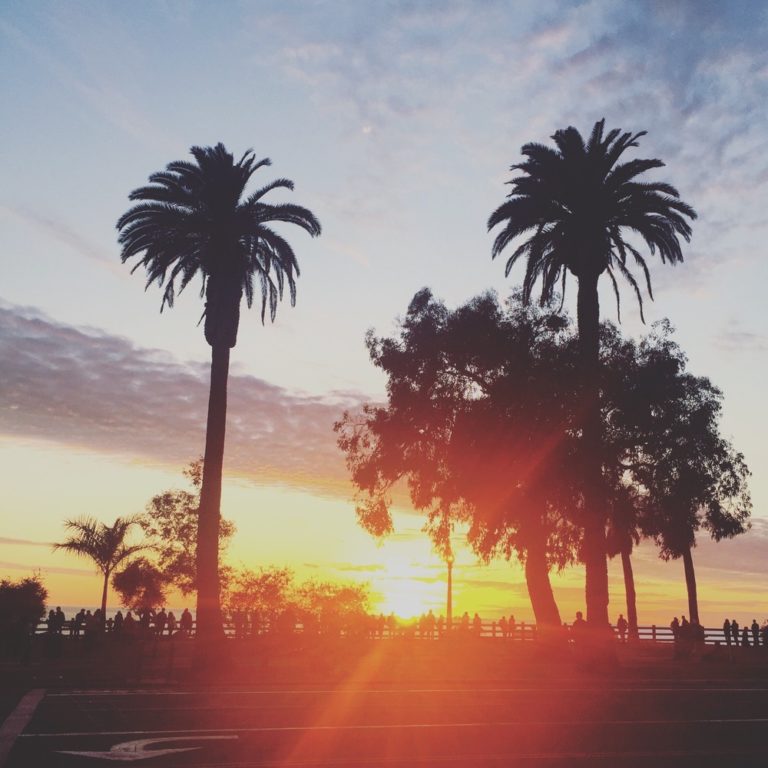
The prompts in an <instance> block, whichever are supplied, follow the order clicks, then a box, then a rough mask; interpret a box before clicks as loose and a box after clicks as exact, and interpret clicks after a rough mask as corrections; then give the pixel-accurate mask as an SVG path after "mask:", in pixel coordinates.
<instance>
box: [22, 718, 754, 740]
mask: <svg viewBox="0 0 768 768" xmlns="http://www.w3.org/2000/svg"><path fill="white" fill-rule="evenodd" d="M726 723H727V724H745V723H749V724H758V723H759V724H768V718H764V717H760V718H757V717H755V718H733V719H728V720H724V719H711V720H594V721H584V720H557V721H555V720H537V721H524V720H508V721H495V722H494V721H489V722H473V723H400V724H397V723H393V724H389V723H372V724H361V725H279V726H263V727H254V728H199V729H181V730H160V731H142V730H136V731H74V732H67V733H48V732H46V733H22V734H21V735H20V736H19V737H18V738H20V739H57V738H86V737H89V736H99V737H100V736H134V735H135V736H158V737H160V736H161V735H168V736H183V735H187V734H216V733H283V732H295V731H386V730H397V729H406V730H437V729H439V728H510V727H513V726H521V725H522V726H526V727H533V726H542V727H548V728H551V727H559V726H579V727H584V726H590V725H599V726H601V727H603V726H609V725H619V726H621V725H721V724H726Z"/></svg>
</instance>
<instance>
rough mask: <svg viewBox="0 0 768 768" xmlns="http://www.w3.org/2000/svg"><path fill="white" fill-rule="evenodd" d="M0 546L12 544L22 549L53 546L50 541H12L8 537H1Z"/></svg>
mask: <svg viewBox="0 0 768 768" xmlns="http://www.w3.org/2000/svg"><path fill="white" fill-rule="evenodd" d="M0 544H12V545H14V546H22V547H48V548H50V547H51V546H53V545H52V544H51V543H50V542H48V541H31V540H30V539H12V538H9V537H8V536H0Z"/></svg>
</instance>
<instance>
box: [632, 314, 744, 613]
mask: <svg viewBox="0 0 768 768" xmlns="http://www.w3.org/2000/svg"><path fill="white" fill-rule="evenodd" d="M638 356H639V359H640V363H641V364H640V366H639V369H638V373H639V376H638V379H637V392H636V393H635V395H634V396H635V398H636V400H637V402H638V404H639V409H638V413H639V414H640V416H641V418H639V419H637V420H636V424H635V430H636V432H637V434H638V437H639V440H640V441H641V443H642V449H641V450H640V451H638V452H637V454H636V455H635V457H634V458H633V460H632V462H631V466H632V475H633V478H634V481H635V483H636V484H637V487H638V488H640V489H641V491H642V493H643V494H644V500H643V503H644V505H645V507H646V509H645V511H644V514H643V522H642V527H643V529H644V533H645V534H646V535H649V536H652V537H653V538H654V539H655V540H656V542H657V543H658V544H659V547H660V553H661V556H662V558H664V559H676V558H682V559H683V564H684V572H685V579H686V587H687V591H688V603H689V608H688V610H689V616H690V618H691V619H692V620H696V621H698V619H699V611H698V601H697V594H696V577H695V572H694V567H693V555H692V549H693V547H694V546H695V545H696V538H695V537H696V532H697V531H698V530H701V529H703V530H705V531H707V532H708V533H709V534H710V536H711V537H712V538H713V539H714V540H715V541H720V540H721V539H724V538H732V537H733V536H736V535H738V534H740V533H744V532H745V531H746V530H747V528H748V527H749V522H748V521H749V516H750V514H751V509H752V501H751V498H750V494H749V489H748V485H747V480H748V478H749V475H750V472H749V469H748V467H747V465H746V463H745V461H744V456H743V455H742V454H741V453H739V452H738V451H736V450H735V449H734V447H733V446H732V445H731V443H730V442H729V441H728V440H726V439H725V438H724V437H723V436H722V434H721V432H720V416H721V412H722V397H723V396H722V392H721V391H720V390H719V389H718V388H717V387H715V386H714V385H713V384H712V382H711V381H710V380H709V379H707V378H706V377H702V376H694V375H693V374H691V373H689V372H688V371H687V370H686V363H687V360H686V357H685V355H684V354H683V352H682V350H681V349H680V347H679V346H678V345H677V344H675V343H674V341H672V339H671V329H670V327H669V325H668V324H660V325H658V326H657V327H656V328H655V332H654V334H652V335H651V336H650V337H648V338H646V339H644V340H643V342H641V344H640V347H639V350H638ZM644 398H645V402H643V399H644Z"/></svg>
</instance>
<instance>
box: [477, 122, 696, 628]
mask: <svg viewBox="0 0 768 768" xmlns="http://www.w3.org/2000/svg"><path fill="white" fill-rule="evenodd" d="M604 128H605V121H604V120H600V121H598V122H597V123H595V125H594V128H593V129H592V133H591V134H590V136H589V139H588V140H587V141H585V140H584V138H583V137H582V136H581V134H580V133H579V131H577V130H576V128H574V127H569V128H566V129H564V130H558V131H557V132H556V133H555V134H554V135H553V137H552V138H553V140H554V142H555V147H554V148H552V147H550V146H545V145H543V144H537V143H530V144H526V145H524V146H523V148H522V154H523V155H524V160H523V161H522V162H520V163H518V164H515V165H513V166H512V168H511V170H512V171H513V172H517V173H518V175H516V176H515V177H514V178H513V179H512V180H511V181H510V182H509V184H510V186H511V191H510V193H509V199H508V200H507V201H506V202H504V203H503V204H502V205H500V206H499V207H498V208H497V209H496V210H495V211H494V212H493V213H492V214H491V216H490V218H489V220H488V229H489V230H492V229H494V228H495V227H497V226H499V225H501V226H502V229H501V230H500V231H499V233H498V234H497V236H496V239H495V242H494V244H493V250H492V255H493V257H494V258H495V257H496V256H498V255H500V254H501V253H503V252H505V251H506V252H508V249H509V248H512V251H511V253H510V254H509V255H508V257H507V264H506V274H507V275H509V273H510V271H511V270H512V268H513V266H514V265H515V264H516V263H517V262H518V261H520V260H524V261H525V262H526V269H525V276H524V279H523V285H522V290H523V296H524V298H525V299H526V300H529V299H530V297H531V295H532V293H533V290H534V287H535V285H536V283H537V282H538V281H539V280H540V281H541V286H542V287H541V300H542V302H544V303H546V302H548V301H549V300H550V299H551V298H552V297H553V295H554V292H555V290H556V289H557V288H558V287H559V288H560V290H561V291H562V293H563V295H565V289H566V281H567V275H568V273H569V272H570V273H571V274H572V275H573V276H574V277H575V278H576V280H577V283H578V293H577V320H578V331H579V345H580V352H581V366H580V369H581V370H580V377H579V378H580V383H581V393H582V397H583V403H584V407H583V416H582V419H581V446H582V450H581V458H580V469H581V477H582V484H583V495H584V505H585V508H586V510H587V511H588V515H587V519H586V524H585V528H584V556H585V565H586V603H587V618H588V621H589V622H590V623H591V624H592V625H593V626H595V627H604V626H606V625H607V623H608V570H607V562H606V521H607V509H606V490H605V488H604V486H603V481H602V476H601V471H600V452H601V424H600V406H599V391H598V371H599V364H600V358H599V354H600V332H599V328H600V305H599V298H598V282H599V279H600V277H601V276H602V275H603V274H607V275H608V278H609V280H610V282H611V284H612V286H613V288H614V290H615V292H616V298H617V302H618V300H619V292H618V284H617V280H616V278H617V276H621V277H623V278H625V279H626V280H627V281H628V282H629V284H630V285H631V286H632V288H633V289H634V291H635V293H636V295H637V298H638V301H639V302H640V308H641V314H642V295H641V291H640V287H639V285H638V282H637V280H636V278H635V277H634V275H633V273H632V271H631V269H630V266H629V264H628V262H630V264H631V261H632V260H634V262H635V263H636V264H637V265H638V266H639V268H640V270H641V272H642V273H643V275H644V277H645V282H646V286H647V289H648V293H649V295H650V296H651V297H653V294H652V289H651V281H650V273H649V271H648V267H647V264H646V261H645V257H644V256H643V254H642V252H641V251H640V250H639V249H638V247H636V243H637V242H638V241H642V242H644V243H645V245H646V246H647V248H648V250H649V251H650V252H651V253H652V254H653V253H656V252H658V254H659V257H660V258H661V260H662V262H669V263H670V264H676V263H678V262H681V261H682V260H683V253H682V250H681V245H680V239H681V238H682V239H684V240H686V241H688V240H689V239H690V236H691V227H690V225H689V223H688V220H689V219H694V218H695V217H696V214H695V212H694V210H693V209H692V208H691V207H690V206H689V205H687V204H686V203H684V202H683V201H682V200H680V196H679V194H678V191H677V190H676V189H675V188H674V187H673V186H672V185H670V184H668V183H665V182H658V181H639V180H638V177H639V176H640V175H641V174H643V173H645V172H647V171H650V170H653V169H655V168H660V167H662V166H663V165H664V163H663V162H662V161H661V160H658V159H632V160H629V161H628V162H619V161H620V160H621V158H622V155H624V153H625V152H626V151H627V150H628V149H630V148H634V147H637V146H638V140H639V139H640V138H641V137H642V136H644V135H645V131H641V132H639V133H631V132H625V133H622V132H621V131H620V130H619V129H613V130H610V131H608V133H604ZM632 235H633V236H635V238H636V239H635V240H634V241H633V240H632V238H631V236H632ZM515 243H516V246H515V247H513V244H515ZM574 383H575V382H574Z"/></svg>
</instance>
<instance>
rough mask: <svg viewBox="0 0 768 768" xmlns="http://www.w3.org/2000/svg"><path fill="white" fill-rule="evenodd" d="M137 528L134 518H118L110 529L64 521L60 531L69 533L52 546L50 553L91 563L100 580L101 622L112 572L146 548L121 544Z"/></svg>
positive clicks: (92, 523)
mask: <svg viewBox="0 0 768 768" xmlns="http://www.w3.org/2000/svg"><path fill="white" fill-rule="evenodd" d="M137 524H138V520H137V519H136V518H135V517H118V518H117V519H116V520H115V522H114V523H113V524H112V525H107V524H106V523H101V522H99V521H98V520H96V519H95V518H93V517H79V518H77V519H74V520H66V521H65V522H64V527H65V528H66V529H67V530H68V531H69V532H70V536H69V537H68V538H66V539H65V540H64V541H62V542H60V543H58V544H54V545H53V548H54V549H63V550H65V551H67V552H72V553H73V554H75V555H79V556H80V557H86V558H88V559H89V560H92V561H93V562H94V564H95V565H96V567H97V568H98V570H99V572H100V573H101V575H102V576H103V577H104V586H103V588H102V590H101V620H102V621H104V619H105V617H106V611H107V590H108V588H109V577H110V576H111V575H112V572H113V571H114V570H115V568H117V566H118V565H120V563H122V562H123V561H124V560H127V559H128V558H129V557H131V555H134V554H136V553H137V552H139V551H141V550H142V549H145V548H146V547H145V546H144V545H143V544H126V543H125V539H126V536H127V535H128V532H129V531H130V529H131V527H132V526H134V525H137Z"/></svg>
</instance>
